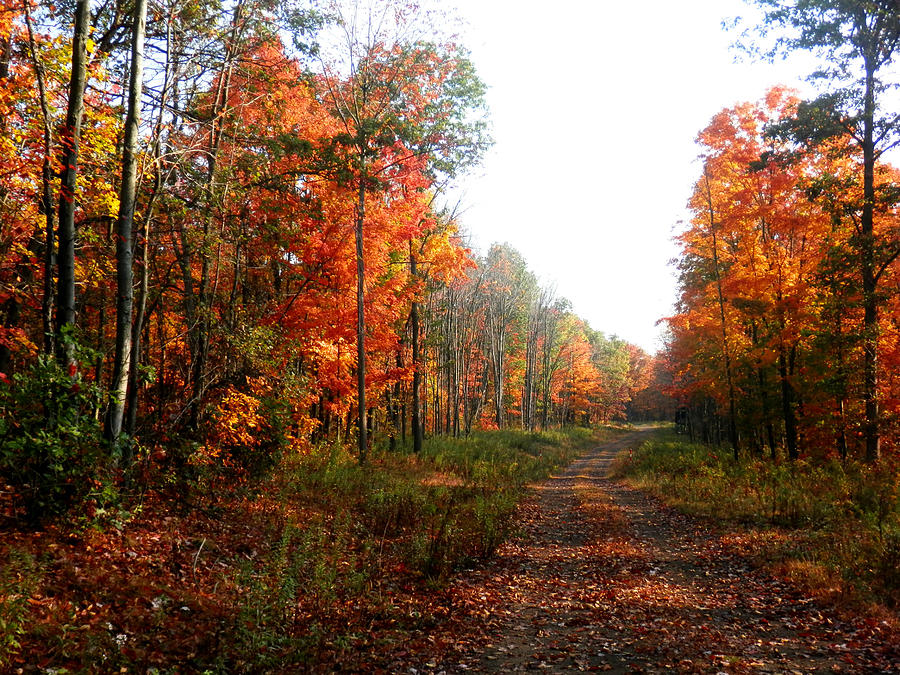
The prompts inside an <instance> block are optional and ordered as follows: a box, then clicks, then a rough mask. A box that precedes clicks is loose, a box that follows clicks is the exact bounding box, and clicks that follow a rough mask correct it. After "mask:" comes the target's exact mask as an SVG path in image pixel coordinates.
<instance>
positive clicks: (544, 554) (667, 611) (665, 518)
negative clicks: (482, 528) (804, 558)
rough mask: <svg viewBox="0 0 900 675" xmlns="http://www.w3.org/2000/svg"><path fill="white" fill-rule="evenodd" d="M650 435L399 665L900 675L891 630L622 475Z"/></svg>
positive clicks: (533, 507) (571, 496)
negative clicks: (758, 561)
mask: <svg viewBox="0 0 900 675" xmlns="http://www.w3.org/2000/svg"><path fill="white" fill-rule="evenodd" d="M644 433H646V432H637V433H635V434H633V435H631V436H628V437H626V438H624V439H621V440H619V441H615V442H612V443H608V444H606V445H603V446H601V447H599V448H597V449H596V450H595V451H593V452H591V453H589V454H588V455H587V456H585V457H583V458H582V459H580V460H578V461H576V462H575V463H574V464H572V465H571V466H570V467H569V468H568V469H567V470H566V471H565V472H564V473H562V474H561V475H560V476H558V477H556V478H553V479H551V480H549V481H547V482H545V483H543V484H541V485H540V486H538V487H537V488H536V490H535V492H534V495H533V496H532V498H531V499H530V500H529V501H528V502H527V503H526V504H525V506H524V507H523V509H522V516H523V531H522V533H521V536H519V537H517V538H515V539H514V540H513V541H511V542H509V543H508V544H506V545H505V546H503V547H502V548H501V549H500V551H499V552H498V556H497V558H496V560H495V561H493V562H492V563H490V564H489V565H487V566H485V567H483V568H482V569H478V570H474V571H473V572H471V573H470V574H465V575H462V576H461V577H459V578H458V579H457V580H456V582H455V583H454V584H453V585H452V586H451V588H450V589H449V603H450V605H451V607H452V608H453V611H452V612H451V613H450V615H449V618H448V621H447V622H446V623H443V624H441V625H440V626H438V627H437V628H436V630H434V631H432V632H431V633H430V634H428V635H427V636H425V635H423V636H422V637H420V639H419V640H418V642H416V643H413V644H411V645H409V648H408V652H406V653H401V654H398V655H396V657H395V659H394V661H393V662H392V663H390V664H389V665H388V667H387V670H391V671H397V672H400V671H403V672H410V673H415V672H442V671H443V672H447V673H460V672H504V671H505V672H541V671H544V672H563V671H610V672H671V671H680V672H700V673H706V672H709V673H793V672H797V673H807V672H847V673H851V672H853V673H856V672H895V671H900V640H898V635H897V634H896V632H895V631H894V630H893V629H892V627H891V626H890V625H889V623H887V622H885V621H879V620H877V619H872V618H868V619H867V618H847V617H844V616H841V615H840V614H839V613H838V612H837V610H835V609H834V608H830V607H827V606H822V605H819V604H817V602H816V601H815V600H813V599H811V598H810V597H806V596H804V595H803V594H802V593H801V592H800V591H798V590H796V589H795V588H793V587H792V586H790V585H788V584H786V583H784V582H782V581H778V580H776V579H773V578H772V577H770V576H768V575H767V574H766V573H764V572H762V571H760V570H757V569H755V568H754V566H753V565H752V564H751V562H750V559H749V558H747V557H745V555H743V553H742V551H741V549H740V546H739V545H736V544H735V540H734V537H733V536H732V535H731V534H730V533H729V532H727V531H725V530H720V529H717V528H715V527H713V526H711V525H710V523H709V522H708V521H704V520H699V519H695V518H691V517H688V516H685V515H682V514H680V513H678V512H676V511H674V510H672V509H668V508H666V507H665V506H663V505H662V504H661V503H659V502H658V501H656V500H655V499H652V498H650V497H648V496H646V495H645V494H644V493H641V492H639V491H637V490H634V489H631V488H628V487H625V486H623V485H621V484H618V483H616V482H613V481H612V480H610V479H609V478H608V472H609V465H610V463H611V461H612V459H613V457H614V456H615V455H616V454H617V453H618V452H619V451H621V450H622V449H623V448H626V447H628V446H629V445H633V444H634V443H635V442H636V441H638V440H640V438H641V437H642V435H643V434H644Z"/></svg>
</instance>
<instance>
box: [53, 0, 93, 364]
mask: <svg viewBox="0 0 900 675" xmlns="http://www.w3.org/2000/svg"><path fill="white" fill-rule="evenodd" d="M90 23H91V7H90V0H77V2H76V3H75V27H74V30H73V33H72V74H71V77H70V79H69V100H68V106H67V108H66V121H65V124H64V125H63V128H62V131H61V133H60V135H61V143H62V154H61V156H60V165H61V167H62V168H61V169H60V186H59V237H58V239H59V252H58V254H57V266H58V272H57V275H58V276H57V278H58V281H57V286H56V326H55V328H56V333H57V345H56V351H57V360H58V361H59V362H60V364H62V365H64V366H68V367H72V366H74V365H75V353H74V344H73V342H72V339H73V336H72V335H69V336H68V338H67V339H62V336H63V335H64V334H65V333H67V332H70V331H71V330H72V329H73V328H74V326H75V187H76V182H77V178H78V151H79V147H80V144H81V119H82V117H83V114H84V91H85V86H86V84H87V60H88V56H87V40H88V34H89V33H90Z"/></svg>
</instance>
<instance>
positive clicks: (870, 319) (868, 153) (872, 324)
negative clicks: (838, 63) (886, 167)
mask: <svg viewBox="0 0 900 675" xmlns="http://www.w3.org/2000/svg"><path fill="white" fill-rule="evenodd" d="M865 86H866V93H865V102H864V111H863V127H864V128H863V148H862V150H863V209H862V217H861V219H860V234H861V235H862V236H861V237H860V257H861V261H860V262H861V267H862V291H863V399H864V401H865V407H866V419H865V424H864V428H863V433H864V436H865V439H866V461H868V462H876V461H878V459H879V458H880V457H881V436H880V433H879V419H878V297H877V295H876V291H877V285H878V279H877V277H876V272H875V267H876V261H875V227H874V221H875V141H874V126H875V86H876V85H875V73H874V68H873V66H872V63H871V58H867V59H866V85H865Z"/></svg>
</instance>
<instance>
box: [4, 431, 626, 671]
mask: <svg viewBox="0 0 900 675" xmlns="http://www.w3.org/2000/svg"><path fill="white" fill-rule="evenodd" d="M615 433H617V432H616V430H614V429H612V428H603V429H601V430H599V431H597V430H586V429H568V430H565V431H552V432H544V433H534V434H530V433H526V432H522V431H488V432H476V433H473V434H472V435H471V436H470V437H469V438H468V439H452V438H441V437H435V438H431V439H428V440H427V441H426V443H425V446H424V449H423V451H422V453H421V454H419V455H415V454H412V453H410V452H403V451H400V452H387V451H381V452H376V453H374V456H373V457H371V459H370V461H369V462H368V463H367V464H365V465H360V463H359V462H358V460H357V458H356V457H355V456H354V455H352V454H350V453H349V452H348V451H347V449H346V448H344V447H342V446H339V445H323V446H320V447H318V448H316V449H314V450H313V451H310V452H308V453H306V454H291V453H287V454H286V456H285V457H284V458H283V460H282V462H281V463H280V464H279V465H278V466H277V467H276V469H275V470H274V471H273V472H272V473H271V475H270V476H269V477H267V478H265V479H262V480H256V481H244V482H243V483H241V484H240V485H239V486H237V487H236V486H235V482H234V480H233V479H229V480H222V479H221V478H217V477H216V476H215V475H203V474H202V472H201V473H194V474H191V475H190V476H189V477H188V478H186V477H185V476H184V475H178V473H177V471H175V470H170V471H169V472H168V473H166V474H162V475H159V476H156V477H154V482H153V483H152V485H154V487H152V488H150V489H146V490H144V491H140V492H135V494H133V495H126V494H122V495H120V497H119V500H118V502H117V504H116V506H115V507H114V508H113V507H108V508H104V509H100V510H98V511H97V512H95V513H93V514H90V515H88V514H84V513H72V514H69V517H68V518H63V519H55V520H52V521H50V522H48V523H45V524H44V525H43V526H42V527H40V528H38V529H26V528H25V526H24V525H16V526H13V527H4V528H3V534H0V664H2V667H0V669H11V670H12V671H19V672H24V673H29V672H51V670H52V672H56V673H64V672H73V673H74V672H116V671H121V672H156V673H165V672H261V671H262V672H265V671H270V670H273V669H278V670H284V669H288V670H290V669H291V667H302V668H303V669H304V670H310V669H311V670H316V669H320V670H323V671H328V670H329V669H330V668H331V667H333V666H334V664H338V663H341V664H343V665H344V666H345V667H347V665H348V664H351V665H352V664H353V663H360V664H361V663H362V662H364V661H365V659H366V658H367V657H366V654H369V655H370V656H371V655H372V654H373V653H374V652H373V650H380V649H382V650H383V649H390V648H395V647H396V645H398V644H399V643H400V642H402V641H403V640H404V639H405V638H406V637H407V636H408V635H409V634H410V633H413V632H421V631H427V630H428V627H429V626H430V625H434V623H435V622H437V621H439V620H440V619H441V617H442V616H445V615H446V614H447V613H448V612H449V606H448V605H447V604H446V603H445V602H444V601H443V600H442V598H443V597H444V595H443V587H444V582H445V581H446V580H447V579H448V578H449V577H450V576H451V575H452V574H453V573H454V572H455V571H457V570H459V569H462V568H464V567H471V566H473V565H477V564H478V563H479V561H480V560H483V559H486V558H488V557H490V556H491V555H492V554H493V552H494V550H495V549H496V547H497V546H498V545H499V544H500V543H501V542H502V541H503V540H504V539H505V538H507V537H508V535H510V534H511V532H512V531H513V528H514V513H515V508H516V504H517V501H518V500H519V498H520V497H521V496H522V495H523V494H524V490H525V488H526V486H527V485H528V484H529V483H531V482H534V481H538V480H541V479H543V478H545V477H547V476H548V475H550V473H551V472H552V471H554V470H555V469H556V468H558V467H561V466H564V465H566V464H567V463H569V462H570V461H571V460H573V459H574V458H575V457H576V456H577V455H578V454H580V452H582V451H583V450H584V449H586V448H588V447H590V446H591V445H592V444H594V443H596V442H597V441H598V440H602V439H604V438H609V437H611V436H613V435H614V434H615ZM4 516H5V519H6V520H7V523H13V520H12V518H11V517H10V514H9V513H6V514H4ZM360 667H362V665H360ZM19 669H21V670H19ZM48 669H49V670H48Z"/></svg>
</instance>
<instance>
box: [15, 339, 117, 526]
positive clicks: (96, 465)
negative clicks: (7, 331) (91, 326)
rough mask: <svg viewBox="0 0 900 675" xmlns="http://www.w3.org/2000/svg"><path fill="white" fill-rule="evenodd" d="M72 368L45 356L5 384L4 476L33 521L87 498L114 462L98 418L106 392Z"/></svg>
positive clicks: (28, 517)
mask: <svg viewBox="0 0 900 675" xmlns="http://www.w3.org/2000/svg"><path fill="white" fill-rule="evenodd" d="M71 370H72V372H68V371H67V370H65V369H63V368H62V367H61V366H60V365H59V364H57V362H56V361H55V360H54V359H53V358H52V357H49V356H45V355H41V356H39V357H38V358H37V360H36V361H35V363H34V364H33V365H32V366H31V367H30V368H29V369H28V370H26V371H24V372H21V373H16V374H15V375H13V377H12V380H11V381H10V382H8V383H5V384H0V475H2V476H3V477H4V478H5V479H6V481H7V482H8V483H9V485H10V486H11V487H12V488H13V489H14V490H15V492H16V493H17V496H18V498H19V499H20V500H21V503H22V505H23V506H24V509H25V516H26V518H27V519H28V520H29V521H31V522H37V521H39V520H41V519H43V518H45V517H50V516H53V515H57V514H60V513H62V512H64V511H66V510H67V509H69V508H70V507H71V506H72V505H73V504H76V503H78V502H80V501H81V500H83V499H84V498H85V497H86V496H87V495H89V494H90V493H91V492H92V491H93V490H94V489H95V488H96V487H98V485H99V482H98V479H99V478H100V477H101V476H102V474H103V469H104V467H105V466H106V465H107V462H108V460H109V457H108V455H107V453H106V452H104V446H103V443H102V440H101V437H100V427H99V424H98V423H97V421H96V419H95V415H96V414H97V412H98V411H99V410H100V408H101V406H102V401H103V395H102V392H101V390H100V388H99V387H97V386H96V385H95V384H94V383H92V382H86V381H82V380H81V379H79V377H78V376H77V374H76V373H75V372H74V369H71Z"/></svg>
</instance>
